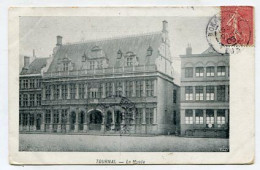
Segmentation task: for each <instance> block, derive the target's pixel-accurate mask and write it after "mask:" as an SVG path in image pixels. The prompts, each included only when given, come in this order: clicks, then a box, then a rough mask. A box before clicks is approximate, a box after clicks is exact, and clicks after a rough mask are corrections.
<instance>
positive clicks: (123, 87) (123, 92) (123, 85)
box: [122, 81, 125, 97]
mask: <svg viewBox="0 0 260 170" xmlns="http://www.w3.org/2000/svg"><path fill="white" fill-rule="evenodd" d="M122 96H123V97H125V81H123V82H122Z"/></svg>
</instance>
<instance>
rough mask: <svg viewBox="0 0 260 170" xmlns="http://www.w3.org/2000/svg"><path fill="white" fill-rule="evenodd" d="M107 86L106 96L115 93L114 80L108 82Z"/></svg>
mask: <svg viewBox="0 0 260 170" xmlns="http://www.w3.org/2000/svg"><path fill="white" fill-rule="evenodd" d="M105 87H106V96H107V97H108V96H111V95H112V94H113V84H112V82H107V83H106V84H105Z"/></svg>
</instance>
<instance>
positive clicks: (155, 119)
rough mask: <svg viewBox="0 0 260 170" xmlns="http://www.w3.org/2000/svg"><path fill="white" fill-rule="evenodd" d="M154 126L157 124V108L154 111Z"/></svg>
mask: <svg viewBox="0 0 260 170" xmlns="http://www.w3.org/2000/svg"><path fill="white" fill-rule="evenodd" d="M153 124H157V108H156V107H155V108H154V109H153Z"/></svg>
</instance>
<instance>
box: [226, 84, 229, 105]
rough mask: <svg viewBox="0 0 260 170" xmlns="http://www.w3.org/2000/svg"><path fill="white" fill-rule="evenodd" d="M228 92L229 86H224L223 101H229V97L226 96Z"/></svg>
mask: <svg viewBox="0 0 260 170" xmlns="http://www.w3.org/2000/svg"><path fill="white" fill-rule="evenodd" d="M228 91H229V86H228V85H225V101H226V102H227V101H229V95H228Z"/></svg>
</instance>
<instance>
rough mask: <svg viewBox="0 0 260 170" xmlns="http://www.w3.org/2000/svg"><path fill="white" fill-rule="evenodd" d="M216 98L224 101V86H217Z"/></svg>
mask: <svg viewBox="0 0 260 170" xmlns="http://www.w3.org/2000/svg"><path fill="white" fill-rule="evenodd" d="M217 100H218V101H225V86H223V85H222V86H217Z"/></svg>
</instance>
